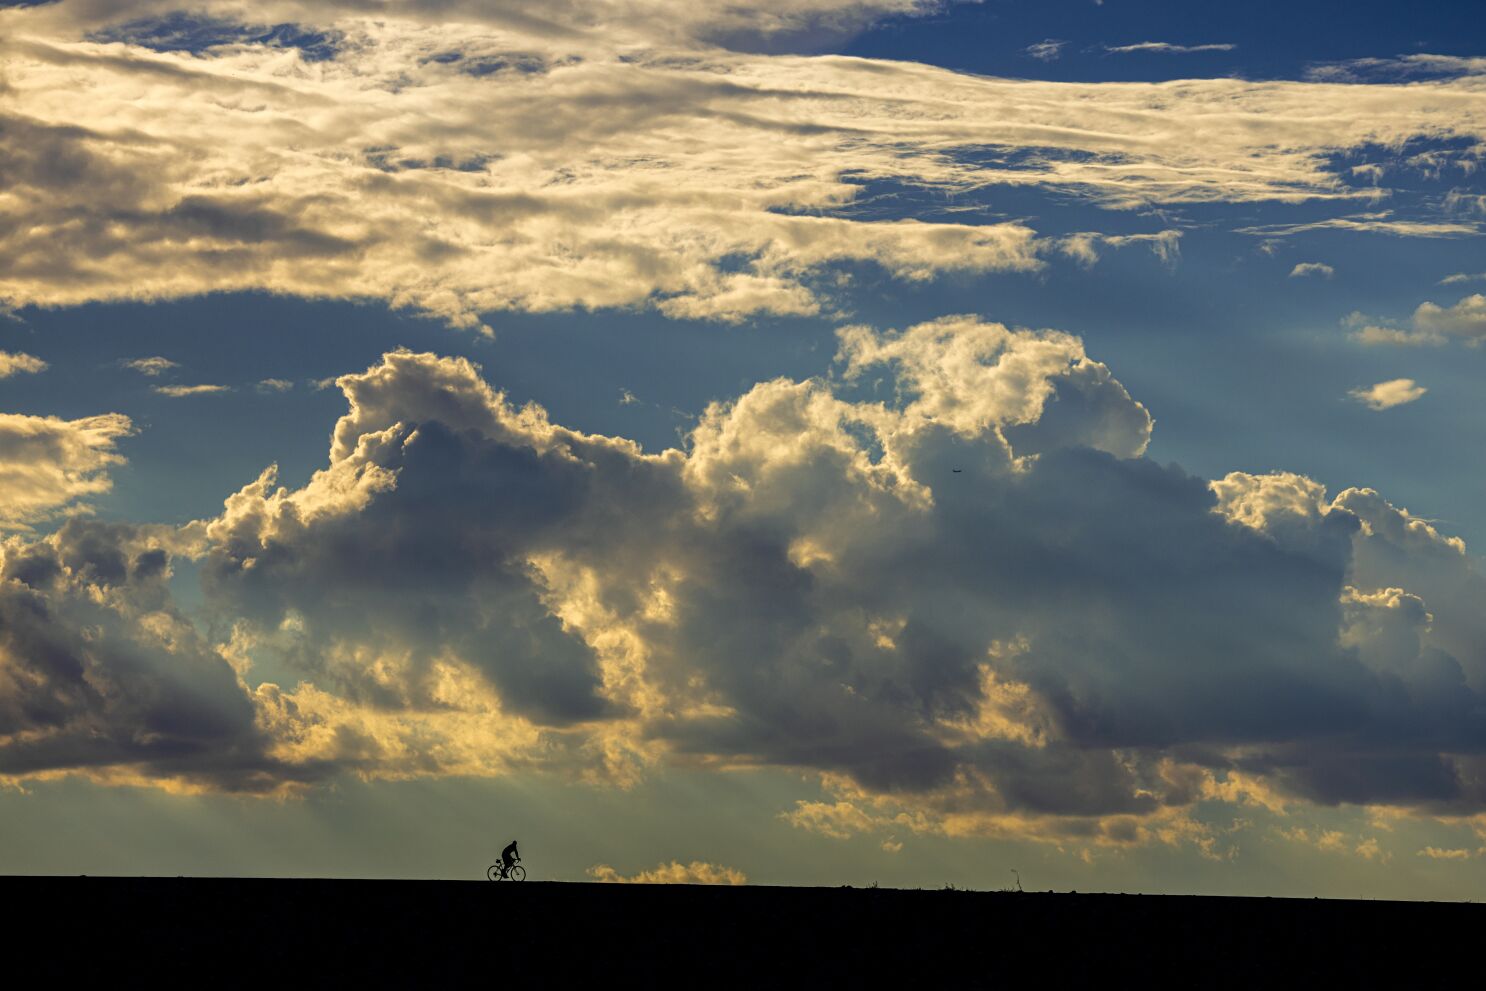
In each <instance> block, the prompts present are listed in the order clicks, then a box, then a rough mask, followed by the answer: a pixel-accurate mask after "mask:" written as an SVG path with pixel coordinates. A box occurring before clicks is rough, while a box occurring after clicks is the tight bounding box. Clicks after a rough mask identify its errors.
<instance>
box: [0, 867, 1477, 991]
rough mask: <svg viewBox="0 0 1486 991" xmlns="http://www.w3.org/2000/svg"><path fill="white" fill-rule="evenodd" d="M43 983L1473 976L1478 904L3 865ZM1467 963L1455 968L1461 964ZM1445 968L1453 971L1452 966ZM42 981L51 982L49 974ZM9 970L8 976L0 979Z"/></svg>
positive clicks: (22, 970) (29, 965) (1137, 982)
mask: <svg viewBox="0 0 1486 991" xmlns="http://www.w3.org/2000/svg"><path fill="white" fill-rule="evenodd" d="M0 893H3V895H0V897H3V903H4V905H5V907H6V909H7V914H10V915H11V919H10V921H8V922H7V923H6V924H5V930H6V931H5V939H4V940H3V943H4V944H5V950H6V952H5V964H4V968H5V969H4V971H0V972H3V973H6V974H7V976H9V977H18V976H21V975H25V974H27V973H28V972H29V975H30V977H31V982H23V983H14V984H10V986H12V987H40V986H49V985H51V984H52V983H54V982H57V981H59V980H60V979H62V978H64V977H67V976H74V975H82V976H86V975H93V976H95V977H102V978H106V979H108V980H109V983H110V984H120V985H124V986H136V985H139V984H146V985H148V984H154V983H163V984H167V985H173V986H180V985H182V984H187V985H190V986H196V987H210V986H215V985H219V984H222V983H228V984H237V983H247V982H250V981H251V982H252V983H255V984H256V983H262V982H263V981H265V980H268V981H272V982H273V983H274V984H282V985H284V986H289V987H298V986H305V985H315V984H321V983H327V982H328V983H331V984H339V983H341V982H348V981H357V982H367V981H369V982H371V983H372V984H373V985H376V986H387V985H391V986H420V987H422V986H426V987H445V986H464V985H477V984H479V985H490V984H494V985H500V984H513V985H515V986H552V987H562V986H568V985H573V984H577V985H579V986H582V985H586V984H591V983H599V982H605V983H608V982H614V981H618V982H620V983H621V984H622V985H624V986H631V985H639V986H668V987H669V986H683V987H716V986H748V987H780V986H786V987H788V986H811V987H842V986H873V987H876V986H884V985H886V986H892V985H902V986H908V987H918V986H926V987H1001V986H1006V985H1008V984H1013V983H1014V984H1017V985H1024V986H1025V985H1029V984H1031V985H1035V986H1038V987H1060V986H1073V985H1077V984H1084V983H1087V982H1100V983H1105V984H1109V985H1113V986H1118V987H1123V986H1126V985H1133V986H1136V987H1141V986H1149V985H1151V984H1160V985H1175V986H1182V987H1209V986H1241V987H1252V986H1255V985H1260V984H1263V985H1268V984H1284V985H1288V984H1291V983H1294V982H1297V981H1306V982H1315V983H1314V984H1313V986H1316V987H1326V986H1328V985H1330V984H1332V983H1334V982H1340V981H1348V982H1356V986H1359V987H1377V986H1384V985H1386V984H1392V983H1395V981H1397V982H1398V983H1403V984H1405V985H1406V986H1410V987H1420V986H1472V985H1473V984H1474V982H1475V981H1476V980H1478V979H1479V963H1478V962H1477V961H1478V960H1479V945H1480V942H1479V941H1480V939H1481V937H1482V936H1486V909H1483V908H1482V907H1480V906H1476V905H1447V904H1432V903H1408V902H1340V901H1319V900H1318V901H1302V900H1293V899H1248V898H1194V897H1175V896H1155V895H1079V894H1034V893H1025V894H1002V893H986V892H969V891H899V890H888V889H881V890H876V889H865V890H864V889H860V888H857V889H852V888H770V887H746V888H707V887H689V886H675V885H666V886H640V885H599V884H557V883H545V884H544V883H537V882H531V881H528V882H525V883H523V884H514V883H501V884H493V883H490V882H453V881H445V882H431V881H294V880H212V879H190V878H186V879H176V878H156V879H130V878H7V879H0ZM1459 964H1465V965H1466V966H1467V967H1468V968H1469V969H1467V970H1466V971H1465V972H1464V973H1463V974H1461V973H1459V972H1454V973H1452V971H1453V969H1454V967H1455V966H1456V965H1459ZM1452 978H1453V979H1452ZM42 981H45V982H46V984H45V985H44V984H42V983H41V982H42ZM7 983H8V982H7Z"/></svg>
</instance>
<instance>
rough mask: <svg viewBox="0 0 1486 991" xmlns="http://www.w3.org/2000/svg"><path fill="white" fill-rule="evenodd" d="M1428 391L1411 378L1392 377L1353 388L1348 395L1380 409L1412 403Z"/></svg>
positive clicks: (1371, 407)
mask: <svg viewBox="0 0 1486 991" xmlns="http://www.w3.org/2000/svg"><path fill="white" fill-rule="evenodd" d="M1428 391H1429V390H1428V389H1426V388H1424V387H1423V386H1422V385H1419V384H1418V383H1417V382H1415V381H1414V380H1413V379H1392V380H1390V381H1387V382H1379V383H1378V384H1377V385H1373V386H1368V387H1367V388H1365V389H1363V388H1358V389H1353V390H1352V391H1351V392H1349V393H1348V395H1349V396H1351V397H1352V398H1353V399H1355V400H1357V401H1358V402H1359V403H1362V404H1363V405H1364V406H1366V407H1368V408H1369V409H1374V410H1380V411H1381V410H1385V409H1392V408H1393V407H1395V406H1403V405H1405V404H1406V403H1412V402H1414V401H1415V400H1416V399H1418V398H1419V397H1420V396H1422V395H1424V394H1425V393H1426V392H1428Z"/></svg>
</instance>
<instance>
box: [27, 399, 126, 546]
mask: <svg viewBox="0 0 1486 991" xmlns="http://www.w3.org/2000/svg"><path fill="white" fill-rule="evenodd" d="M132 429H133V424H132V423H131V421H130V420H129V418H128V417H127V416H123V415H121V414H118V413H106V414H104V415H102V416H90V417H83V418H82V419H78V420H63V419H59V418H57V417H54V416H25V415H22V414H18V413H0V491H3V492H4V493H5V498H4V501H3V502H0V530H7V529H18V528H25V527H27V526H28V525H30V524H33V523H39V522H42V521H44V520H47V519H51V518H52V517H54V516H56V515H58V514H60V513H63V512H69V511H70V512H83V511H86V508H87V507H86V499H87V498H88V497H89V496H95V495H101V494H103V493H105V492H107V491H109V489H110V488H112V485H113V483H112V481H111V479H110V478H109V474H108V472H109V469H110V468H113V467H115V466H117V465H121V464H123V463H124V458H123V456H122V455H120V454H119V453H118V452H117V450H116V449H115V443H116V442H117V441H118V440H119V438H121V437H125V436H128V434H129V433H130V432H131V431H132Z"/></svg>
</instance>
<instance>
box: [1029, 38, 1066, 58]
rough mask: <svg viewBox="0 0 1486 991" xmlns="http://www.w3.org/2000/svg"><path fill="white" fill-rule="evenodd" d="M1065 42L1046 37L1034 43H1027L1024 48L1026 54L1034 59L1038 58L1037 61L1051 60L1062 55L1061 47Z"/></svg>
mask: <svg viewBox="0 0 1486 991" xmlns="http://www.w3.org/2000/svg"><path fill="white" fill-rule="evenodd" d="M1067 44H1068V42H1066V41H1060V40H1058V39H1057V38H1048V39H1047V40H1045V41H1039V42H1037V43H1035V44H1031V45H1028V46H1027V47H1026V49H1024V50H1025V51H1026V53H1027V54H1028V55H1030V56H1032V57H1033V58H1035V59H1038V60H1039V61H1042V62H1052V61H1055V60H1057V59H1058V58H1060V57H1061V56H1062V54H1063V48H1064V47H1065V46H1066V45H1067Z"/></svg>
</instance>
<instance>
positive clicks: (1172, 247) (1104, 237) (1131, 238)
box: [1057, 229, 1182, 267]
mask: <svg viewBox="0 0 1486 991" xmlns="http://www.w3.org/2000/svg"><path fill="white" fill-rule="evenodd" d="M1131 244H1144V245H1146V246H1147V247H1149V248H1150V249H1151V251H1152V252H1153V253H1154V254H1155V256H1156V257H1157V258H1159V259H1161V261H1163V262H1164V263H1166V264H1167V265H1169V266H1173V267H1174V266H1175V265H1176V262H1177V259H1178V258H1180V257H1181V253H1182V232H1181V231H1179V230H1175V229H1167V230H1163V231H1157V232H1155V233H1153V234H1099V233H1096V232H1092V231H1080V232H1077V233H1074V234H1068V235H1065V236H1064V237H1063V238H1061V239H1059V241H1058V242H1057V245H1058V250H1059V251H1061V252H1062V253H1063V254H1065V255H1067V256H1069V257H1070V258H1073V259H1074V260H1076V261H1078V262H1079V263H1080V264H1083V265H1085V266H1089V265H1093V264H1094V263H1095V262H1096V261H1098V260H1099V248H1100V246H1106V247H1111V248H1123V247H1126V246H1127V245H1131Z"/></svg>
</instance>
